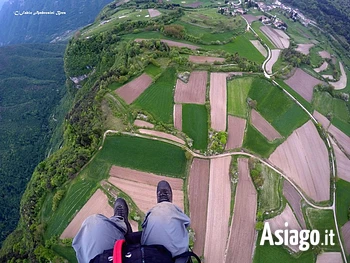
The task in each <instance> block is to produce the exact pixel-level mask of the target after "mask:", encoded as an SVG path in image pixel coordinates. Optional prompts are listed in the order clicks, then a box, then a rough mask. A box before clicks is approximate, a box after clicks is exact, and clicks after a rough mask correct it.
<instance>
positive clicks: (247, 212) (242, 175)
mask: <svg viewBox="0 0 350 263" xmlns="http://www.w3.org/2000/svg"><path fill="white" fill-rule="evenodd" d="M238 173H239V179H238V184H237V189H236V198H235V205H234V212H233V218H232V224H231V232H230V237H229V243H228V247H227V255H226V260H225V262H226V263H251V262H252V257H253V252H254V245H255V235H256V231H255V222H256V209H257V193H256V190H255V187H254V185H253V182H252V180H251V177H250V174H249V168H248V159H246V158H239V159H238ZM217 262H222V261H217Z"/></svg>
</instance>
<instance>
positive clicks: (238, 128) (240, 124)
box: [225, 115, 247, 150]
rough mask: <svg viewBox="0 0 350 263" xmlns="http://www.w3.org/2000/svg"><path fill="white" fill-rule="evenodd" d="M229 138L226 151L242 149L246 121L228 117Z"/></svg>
mask: <svg viewBox="0 0 350 263" xmlns="http://www.w3.org/2000/svg"><path fill="white" fill-rule="evenodd" d="M227 119H228V128H227V131H228V137H227V143H226V148H225V149H226V150H232V149H235V148H240V147H242V143H243V138H244V130H245V126H246V122H247V121H246V120H245V119H242V118H238V117H234V116H231V115H229V116H228V118H227Z"/></svg>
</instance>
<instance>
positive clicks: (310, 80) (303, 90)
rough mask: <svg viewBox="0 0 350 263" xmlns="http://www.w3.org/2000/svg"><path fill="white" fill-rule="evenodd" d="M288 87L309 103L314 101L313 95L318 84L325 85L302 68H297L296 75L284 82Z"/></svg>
mask: <svg viewBox="0 0 350 263" xmlns="http://www.w3.org/2000/svg"><path fill="white" fill-rule="evenodd" d="M284 82H285V83H286V84H287V85H288V86H290V87H291V88H292V89H293V90H295V91H296V92H298V93H299V94H300V95H301V96H302V97H303V98H304V99H306V100H307V101H308V102H311V100H312V94H313V91H314V87H315V86H316V85H317V84H321V83H323V81H320V80H318V79H316V78H314V77H312V76H310V75H309V74H307V73H306V72H305V71H303V70H302V69H300V68H297V70H296V71H295V73H294V75H293V76H292V77H291V78H289V79H287V80H285V81H284Z"/></svg>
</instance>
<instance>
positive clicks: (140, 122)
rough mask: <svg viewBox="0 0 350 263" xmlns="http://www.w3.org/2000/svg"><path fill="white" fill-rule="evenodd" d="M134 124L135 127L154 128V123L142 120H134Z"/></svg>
mask: <svg viewBox="0 0 350 263" xmlns="http://www.w3.org/2000/svg"><path fill="white" fill-rule="evenodd" d="M134 125H135V126H137V127H143V128H151V129H153V128H154V124H152V123H149V122H147V121H143V120H135V121H134Z"/></svg>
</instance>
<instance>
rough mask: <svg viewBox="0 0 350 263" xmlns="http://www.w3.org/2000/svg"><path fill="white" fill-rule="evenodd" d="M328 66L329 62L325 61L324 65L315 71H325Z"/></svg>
mask: <svg viewBox="0 0 350 263" xmlns="http://www.w3.org/2000/svg"><path fill="white" fill-rule="evenodd" d="M327 68H328V63H327V62H326V61H325V62H323V63H322V65H321V66H320V67H319V68H315V69H314V70H315V72H317V73H320V72H321V71H324V70H326V69H327Z"/></svg>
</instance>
